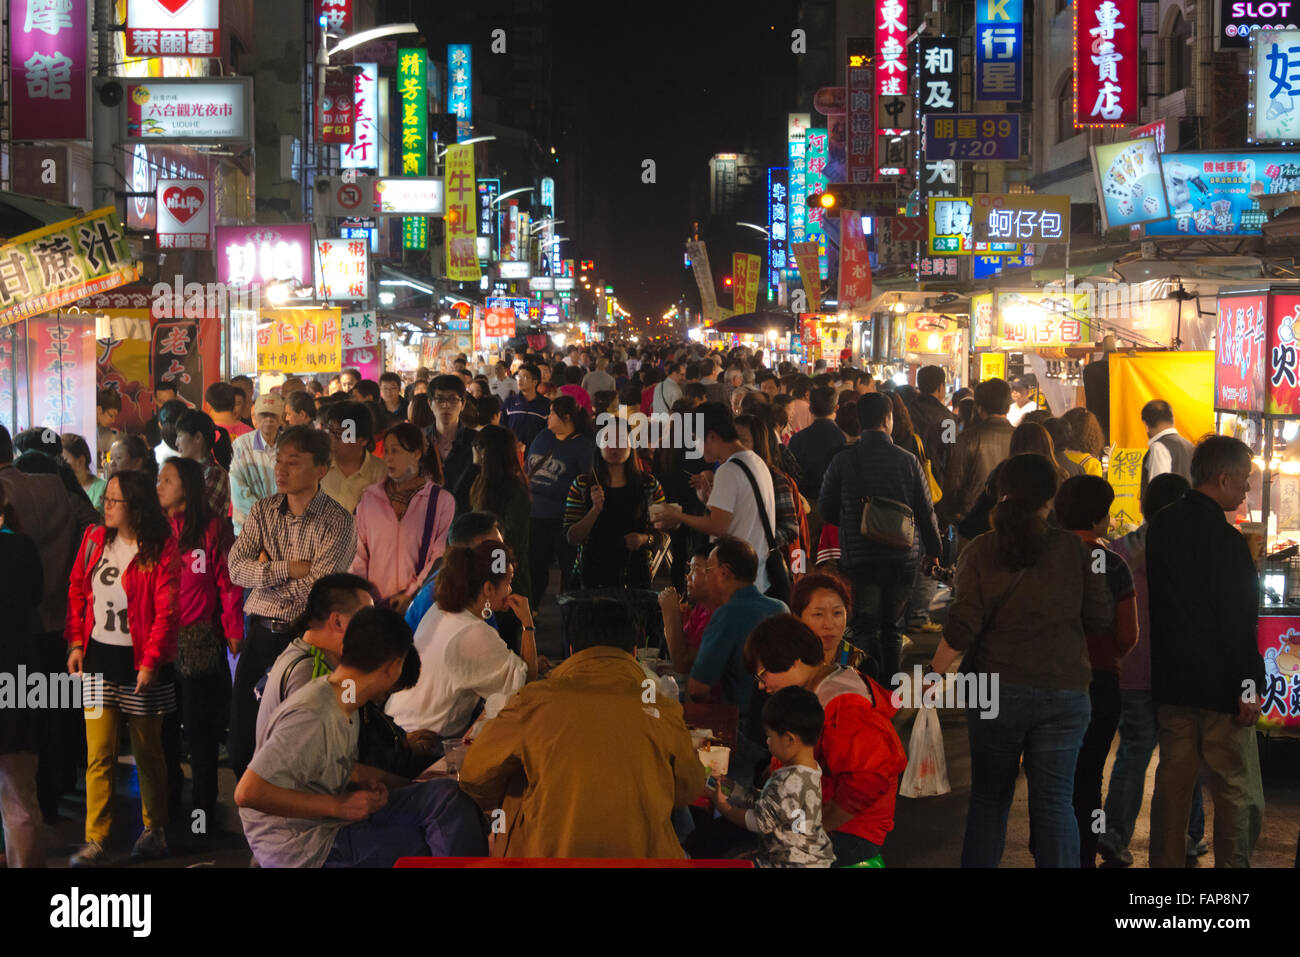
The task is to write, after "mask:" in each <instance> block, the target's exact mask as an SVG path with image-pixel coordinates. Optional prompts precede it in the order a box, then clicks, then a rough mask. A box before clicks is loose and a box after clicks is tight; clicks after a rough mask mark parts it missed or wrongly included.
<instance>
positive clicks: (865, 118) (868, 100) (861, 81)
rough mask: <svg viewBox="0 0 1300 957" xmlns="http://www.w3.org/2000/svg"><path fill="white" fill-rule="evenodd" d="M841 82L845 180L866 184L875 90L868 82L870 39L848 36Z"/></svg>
mask: <svg viewBox="0 0 1300 957" xmlns="http://www.w3.org/2000/svg"><path fill="white" fill-rule="evenodd" d="M845 46H846V48H847V51H848V55H847V62H846V71H847V74H848V75H847V78H846V81H845V109H846V110H847V111H848V148H847V149H846V150H845V155H844V159H845V174H844V175H845V178H846V179H847V181H848V182H850V183H870V182H874V181H875V178H876V159H875V145H876V114H875V107H874V104H875V98H876V91H875V86H874V84H873V82H872V80H873V76H874V71H873V70H872V68H871V66H870V63H871V56H872V44H871V40H870V39H868V38H866V37H849V38H848V40H847V41H846V43H845Z"/></svg>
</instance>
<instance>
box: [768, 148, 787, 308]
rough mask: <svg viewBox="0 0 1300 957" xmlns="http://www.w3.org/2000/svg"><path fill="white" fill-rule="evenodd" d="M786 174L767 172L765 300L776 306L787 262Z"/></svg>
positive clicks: (778, 171)
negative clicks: (766, 297) (783, 270)
mask: <svg viewBox="0 0 1300 957" xmlns="http://www.w3.org/2000/svg"><path fill="white" fill-rule="evenodd" d="M787 183H788V173H787V170H786V169H785V168H784V167H780V168H776V167H773V168H771V169H769V170H768V171H767V262H768V277H767V286H768V298H769V299H771V300H772V302H776V297H777V289H778V288H779V287H780V284H781V270H782V269H785V268H786V263H788V262H789V261H790V252H789V249H787V244H788V242H789V232H788V230H789V226H790V206H789V187H788V185H787Z"/></svg>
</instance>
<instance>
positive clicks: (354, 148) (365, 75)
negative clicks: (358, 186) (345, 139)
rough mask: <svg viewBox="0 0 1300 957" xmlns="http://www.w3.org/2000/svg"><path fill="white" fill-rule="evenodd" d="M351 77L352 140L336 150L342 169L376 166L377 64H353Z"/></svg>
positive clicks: (377, 152)
mask: <svg viewBox="0 0 1300 957" xmlns="http://www.w3.org/2000/svg"><path fill="white" fill-rule="evenodd" d="M356 68H357V71H358V72H357V75H356V76H355V77H353V78H352V106H353V120H354V124H353V136H352V142H350V143H347V144H346V145H344V147H343V149H341V150H339V165H340V166H341V167H342V168H343V169H373V170H376V171H378V169H379V133H378V130H379V125H378V124H379V64H378V63H358V64H356Z"/></svg>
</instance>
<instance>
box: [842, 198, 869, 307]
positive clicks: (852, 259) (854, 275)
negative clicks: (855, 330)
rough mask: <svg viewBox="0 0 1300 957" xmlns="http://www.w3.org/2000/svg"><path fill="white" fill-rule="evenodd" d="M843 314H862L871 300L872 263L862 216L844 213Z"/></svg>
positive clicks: (846, 210)
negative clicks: (863, 231) (868, 253)
mask: <svg viewBox="0 0 1300 957" xmlns="http://www.w3.org/2000/svg"><path fill="white" fill-rule="evenodd" d="M839 292H840V299H839V309H840V312H861V311H862V310H864V309H866V307H867V303H868V302H869V301H870V299H871V261H870V259H869V258H868V257H867V239H866V237H865V236H863V235H862V217H861V216H860V215H858V214H857V213H856V212H854V211H853V210H851V209H844V210H840V290H839Z"/></svg>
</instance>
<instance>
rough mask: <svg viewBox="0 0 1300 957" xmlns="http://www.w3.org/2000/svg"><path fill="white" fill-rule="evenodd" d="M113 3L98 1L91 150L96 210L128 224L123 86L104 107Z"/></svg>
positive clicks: (110, 55)
mask: <svg viewBox="0 0 1300 957" xmlns="http://www.w3.org/2000/svg"><path fill="white" fill-rule="evenodd" d="M113 26H114V23H113V0H95V23H94V29H95V36H96V38H97V44H98V53H99V57H98V59H99V66H98V69H97V70H96V71H95V76H96V78H95V83H94V91H93V94H92V98H91V134H90V135H91V147H92V151H93V152H92V158H93V163H94V170H95V172H94V177H93V180H94V184H95V187H94V196H95V204H94V205H95V208H96V209H102V208H104V207H105V206H114V207H117V212H118V216H119V217H120V218H121V219H122V220H123V222H125V219H126V217H125V215H124V214H125V207H124V205H122V204H119V203H118V196H117V182H116V175H117V156H116V155H115V152H116V149H117V145H118V142H117V137H118V131H119V130H118V128H119V126H120V122H119V116H118V105H119V104H120V103H121V102H122V95H123V92H124V91H123V90H122V87H121V84H117V85H116V100H113V96H112V95H111V94H110V95H109V99H110V100H111V101H112V103H111V105H105V103H104V89H105V87H106V86H107V85H108V84H109V82H110V81H109V77H111V76H112V73H111V71H110V69H109V67H110V65H111V64H112V63H113Z"/></svg>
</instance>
